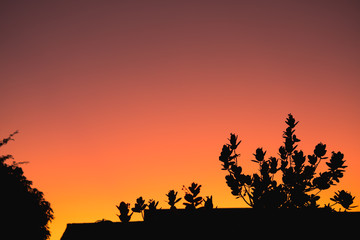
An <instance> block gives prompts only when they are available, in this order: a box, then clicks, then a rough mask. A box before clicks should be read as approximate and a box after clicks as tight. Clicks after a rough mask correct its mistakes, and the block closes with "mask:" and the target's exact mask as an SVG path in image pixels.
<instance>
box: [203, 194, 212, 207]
mask: <svg viewBox="0 0 360 240" xmlns="http://www.w3.org/2000/svg"><path fill="white" fill-rule="evenodd" d="M204 208H205V209H213V208H214V204H213V198H212V196H210V197H209V196H207V197H206V200H204Z"/></svg>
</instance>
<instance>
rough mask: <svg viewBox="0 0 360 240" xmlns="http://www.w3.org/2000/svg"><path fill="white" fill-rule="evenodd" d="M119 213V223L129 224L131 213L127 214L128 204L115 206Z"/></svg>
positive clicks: (123, 203)
mask: <svg viewBox="0 0 360 240" xmlns="http://www.w3.org/2000/svg"><path fill="white" fill-rule="evenodd" d="M116 207H117V209H119V211H120V215H117V216H118V217H119V219H120V221H121V222H129V221H130V219H131V216H132V214H133V213H131V214H129V209H130V204H129V203H125V202H121V203H120V204H119V206H116Z"/></svg>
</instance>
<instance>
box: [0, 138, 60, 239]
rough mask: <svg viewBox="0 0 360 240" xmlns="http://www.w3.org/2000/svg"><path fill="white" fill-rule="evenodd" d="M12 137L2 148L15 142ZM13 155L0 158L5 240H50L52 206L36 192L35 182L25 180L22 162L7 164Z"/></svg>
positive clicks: (0, 214) (0, 213) (0, 208)
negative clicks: (33, 184) (49, 225)
mask: <svg viewBox="0 0 360 240" xmlns="http://www.w3.org/2000/svg"><path fill="white" fill-rule="evenodd" d="M17 133H18V132H17V131H16V132H14V133H12V134H10V136H9V137H7V138H4V139H3V140H1V141H0V147H1V146H3V145H5V144H7V143H8V142H9V141H11V140H14V139H13V136H14V135H15V134H17ZM9 159H13V157H12V156H11V155H2V156H0V183H1V184H0V192H1V197H0V220H1V233H0V236H2V237H0V238H3V239H48V238H49V237H50V231H49V227H48V223H49V222H51V221H52V220H53V219H54V216H53V210H52V209H51V207H50V203H49V202H47V201H46V200H45V199H44V194H43V193H42V192H41V191H39V190H38V189H36V188H32V182H31V181H29V180H28V179H27V178H26V177H25V176H24V172H23V170H22V168H21V167H19V165H20V164H21V162H14V161H13V163H12V164H7V163H6V160H9Z"/></svg>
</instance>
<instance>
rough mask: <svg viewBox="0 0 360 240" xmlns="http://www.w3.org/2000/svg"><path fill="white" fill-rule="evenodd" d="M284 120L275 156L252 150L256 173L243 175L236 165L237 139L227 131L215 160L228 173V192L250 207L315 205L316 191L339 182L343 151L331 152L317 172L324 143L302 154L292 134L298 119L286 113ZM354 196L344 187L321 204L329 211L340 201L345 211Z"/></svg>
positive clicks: (296, 138) (324, 147)
mask: <svg viewBox="0 0 360 240" xmlns="http://www.w3.org/2000/svg"><path fill="white" fill-rule="evenodd" d="M285 123H286V124H287V128H286V130H285V131H284V133H283V138H284V144H283V145H282V146H280V148H279V152H278V155H279V157H272V156H270V157H269V158H265V155H266V151H264V150H263V149H262V148H258V149H256V152H255V154H254V157H255V159H253V160H251V161H253V162H255V163H257V164H258V165H259V173H254V174H253V175H247V174H244V173H243V172H242V167H241V166H240V165H239V164H238V157H239V156H240V155H239V154H238V153H237V152H236V150H237V148H238V146H239V144H240V142H241V141H238V136H237V135H235V134H233V133H231V134H230V138H229V139H228V140H229V143H227V144H225V145H223V148H222V151H221V154H220V157H219V160H220V161H221V162H222V166H223V169H222V170H226V171H227V172H228V175H226V177H225V179H226V183H227V185H228V186H229V187H230V189H231V193H232V194H233V195H234V196H236V197H238V198H240V197H241V198H242V199H243V200H244V201H245V202H246V203H247V204H248V205H249V206H251V207H253V208H312V209H314V208H318V207H319V205H318V204H317V202H318V200H319V199H320V196H318V194H319V193H320V192H321V191H323V190H326V189H329V188H330V186H332V185H336V184H337V183H339V181H340V179H341V178H342V177H343V175H344V172H345V168H346V167H347V166H345V165H344V163H345V160H343V159H344V154H343V153H341V152H332V154H331V157H330V160H328V161H327V162H326V165H327V166H328V169H327V171H325V172H320V173H318V174H317V172H316V170H317V168H318V166H319V164H320V163H321V161H322V160H326V159H328V157H327V156H326V153H327V150H326V144H323V143H319V144H317V145H316V146H315V148H314V152H313V154H311V155H307V156H306V155H305V154H304V152H303V151H302V150H298V149H297V147H298V145H297V143H298V142H300V139H299V138H298V137H297V136H296V135H295V134H294V133H295V127H296V126H297V124H298V123H299V122H297V121H295V118H294V117H293V115H292V114H289V115H288V117H287V119H286V121H285ZM279 172H280V173H282V177H281V180H282V183H278V182H277V181H276V180H278V181H279V178H278V177H275V174H277V173H279ZM354 198H355V197H353V196H352V195H351V193H349V192H346V191H344V190H341V191H339V192H338V193H336V194H335V195H334V197H333V198H331V199H330V200H332V201H333V202H334V203H333V204H327V205H325V208H326V209H328V210H329V211H333V210H334V209H333V208H332V207H333V206H334V205H335V204H340V205H341V206H342V207H343V208H344V209H345V211H346V210H350V209H351V208H353V207H354V206H353V201H354Z"/></svg>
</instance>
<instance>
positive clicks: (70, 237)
mask: <svg viewBox="0 0 360 240" xmlns="http://www.w3.org/2000/svg"><path fill="white" fill-rule="evenodd" d="M315 210H316V211H306V210H305V211H304V210H299V209H295V210H289V209H285V210H281V209H277V210H271V211H270V210H266V211H265V210H262V211H260V210H259V211H256V210H254V209H250V208H249V209H246V208H245V209H244V208H232V209H230V208H229V209H226V208H225V209H224V208H222V209H212V210H205V209H198V210H195V211H188V210H184V209H178V210H165V209H160V210H156V211H153V212H150V211H148V210H147V211H145V217H144V221H142V222H129V223H121V222H110V221H103V222H98V223H73V224H68V225H67V228H66V230H65V232H64V234H63V236H62V238H61V240H77V239H103V240H110V239H129V238H134V239H140V238H142V239H149V238H150V237H151V238H160V239H162V238H164V239H165V238H166V239H171V238H173V239H175V238H182V237H185V238H187V239H206V238H210V237H212V238H214V237H219V236H223V238H227V237H232V238H233V237H236V238H238V239H241V238H247V237H248V236H249V234H250V236H252V237H254V239H261V238H265V237H268V238H269V237H272V238H280V239H289V238H292V237H300V238H302V237H304V238H305V237H306V238H310V239H316V238H320V239H324V237H325V236H331V239H336V238H337V237H339V238H340V237H341V238H342V239H344V238H345V237H346V236H351V237H353V236H358V228H359V226H360V212H351V213H343V212H342V213H338V212H332V213H329V212H325V211H322V209H315ZM353 234H355V235H353Z"/></svg>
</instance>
